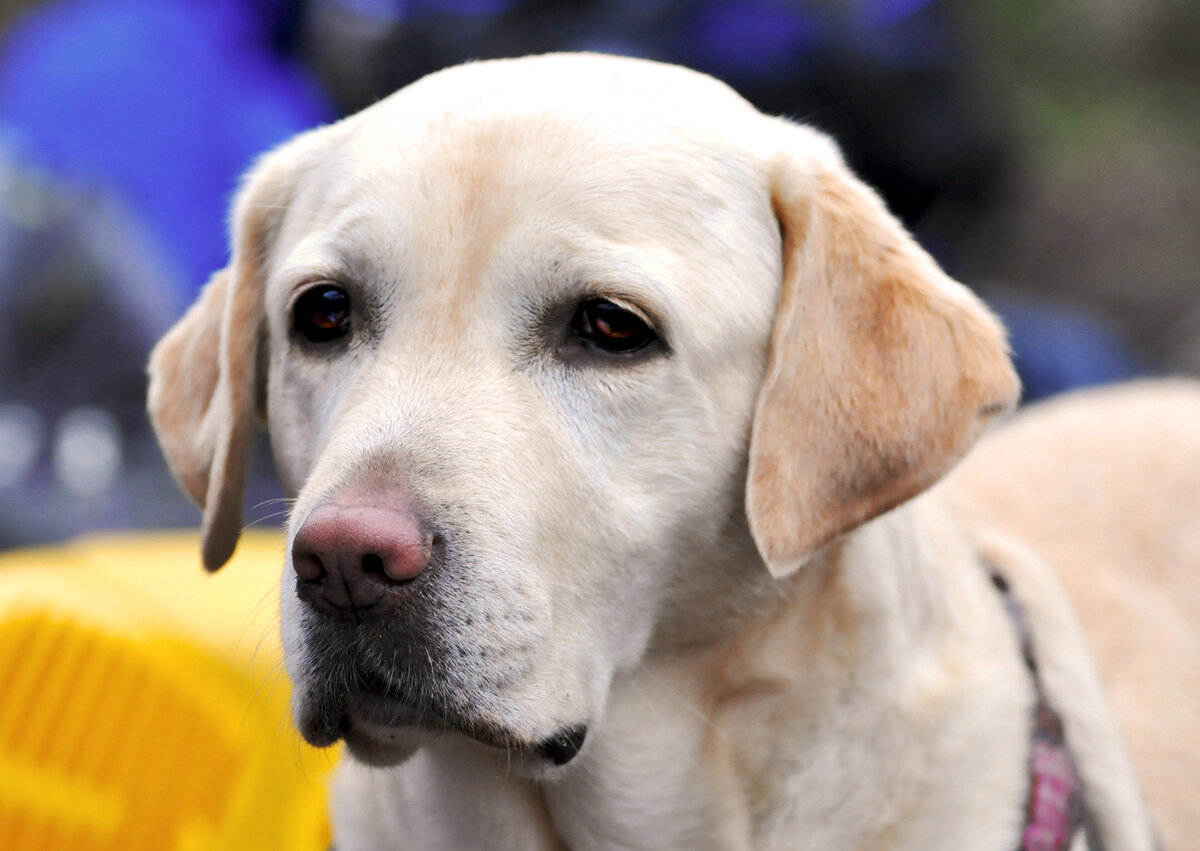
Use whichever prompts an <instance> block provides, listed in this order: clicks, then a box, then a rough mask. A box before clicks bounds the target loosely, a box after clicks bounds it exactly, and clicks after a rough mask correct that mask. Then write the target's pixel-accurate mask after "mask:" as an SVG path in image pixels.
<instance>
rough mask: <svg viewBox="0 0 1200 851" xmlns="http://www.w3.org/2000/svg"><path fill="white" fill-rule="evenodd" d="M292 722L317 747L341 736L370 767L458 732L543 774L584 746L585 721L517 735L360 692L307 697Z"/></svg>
mask: <svg viewBox="0 0 1200 851" xmlns="http://www.w3.org/2000/svg"><path fill="white" fill-rule="evenodd" d="M296 720H297V725H298V726H299V728H300V733H301V735H303V737H304V739H305V740H306V741H307V742H308V743H309V744H311V745H314V746H316V747H328V746H330V745H332V744H335V743H336V742H337V741H339V740H341V741H344V742H345V743H346V748H347V750H348V751H349V752H350V755H351V756H352V757H353V758H354V759H356V760H358V761H359V762H362V763H364V764H366V765H370V766H374V767H381V768H384V767H392V766H397V765H400V764H401V763H403V762H404V761H406V760H407V759H408V758H409V757H411V756H412V755H413V754H414V753H415V752H416V751H417V750H418V749H419V748H420V747H421V746H422V745H425V744H428V743H429V742H431V741H433V740H434V739H436V738H439V737H442V736H446V735H462V736H465V737H467V738H468V739H471V740H473V741H475V742H478V743H479V744H482V745H487V746H489V747H492V748H497V749H502V750H504V751H506V760H507V765H508V767H509V768H510V769H515V770H516V771H517V772H518V773H521V774H525V775H528V776H531V777H548V776H552V775H553V774H555V773H557V772H558V770H560V769H561V768H562V767H563V766H565V765H567V764H568V763H570V762H571V761H572V760H574V758H575V757H576V756H577V755H578V754H579V752H580V750H581V749H582V748H583V744H584V741H585V739H586V737H587V731H588V726H587V724H575V725H569V726H565V727H561V728H559V729H557V730H555V731H553V732H552V733H550V734H549V735H547V736H544V737H528V736H521V735H518V734H516V733H514V732H513V731H511V730H510V729H508V728H507V727H505V726H503V725H501V724H498V723H496V722H495V721H493V720H491V719H482V718H473V717H470V716H468V715H465V714H462V713H457V712H454V713H438V714H431V713H430V712H429V711H427V710H417V709H414V708H413V707H412V706H411V705H410V704H408V703H406V702H404V701H402V700H397V699H395V698H393V697H390V696H387V695H383V694H377V693H370V692H366V693H364V692H360V693H357V694H354V695H349V696H343V697H342V698H341V699H340V700H331V699H330V698H329V696H328V695H326V696H325V697H324V699H321V696H318V695H310V696H309V699H307V700H301V702H300V703H299V705H298V706H297V719H296Z"/></svg>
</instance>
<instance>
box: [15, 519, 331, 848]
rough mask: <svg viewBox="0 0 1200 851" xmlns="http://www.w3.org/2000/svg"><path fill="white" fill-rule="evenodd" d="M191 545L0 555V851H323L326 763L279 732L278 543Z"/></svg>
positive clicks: (177, 540) (125, 543)
mask: <svg viewBox="0 0 1200 851" xmlns="http://www.w3.org/2000/svg"><path fill="white" fill-rule="evenodd" d="M198 552H199V550H198V542H197V539H196V536H195V534H184V533H156V534H145V535H127V536H97V537H90V538H84V539H80V540H78V541H75V542H73V543H71V544H69V545H67V546H61V547H53V548H45V549H37V550H26V551H21V552H14V553H8V554H5V555H2V556H0V849H4V851H23V849H29V851H47V849H72V851H75V849H78V851H92V849H95V851H101V849H113V851H117V849H120V851H142V849H145V851H170V849H177V850H178V851H210V849H211V850H212V851H215V849H222V851H229V849H282V850H283V851H318V849H319V851H324V849H327V848H328V847H329V844H330V834H329V826H328V818H327V809H326V799H325V780H326V778H327V776H328V773H329V771H330V769H331V767H332V765H333V761H334V759H335V754H333V753H332V752H328V751H317V750H315V749H313V748H311V747H309V746H308V745H306V744H304V742H303V741H301V740H300V738H299V737H298V735H297V734H296V733H295V731H294V730H293V729H292V726H291V722H290V720H289V710H288V683H287V679H286V677H285V676H284V675H283V672H282V667H281V665H282V663H281V650H280V645H279V637H278V620H279V617H278V585H279V576H280V567H281V565H282V560H283V544H282V541H281V539H280V538H279V537H278V536H276V535H271V534H264V533H259V534H257V535H249V536H247V537H245V538H244V539H243V541H242V543H241V545H240V546H239V548H238V555H237V557H236V558H235V559H234V561H233V562H232V563H231V564H229V565H227V566H226V567H225V569H224V570H222V571H221V572H220V573H219V574H217V575H216V576H208V575H206V574H205V573H204V572H203V570H202V569H201V568H200V565H199V560H198V556H197V553H198Z"/></svg>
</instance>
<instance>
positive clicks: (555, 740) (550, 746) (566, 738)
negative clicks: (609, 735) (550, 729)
mask: <svg viewBox="0 0 1200 851" xmlns="http://www.w3.org/2000/svg"><path fill="white" fill-rule="evenodd" d="M587 732H588V728H587V724H578V725H576V726H574V727H567V728H565V729H562V730H559V731H558V732H557V733H555V734H554V735H553V736H551V737H550V738H548V739H546V740H544V741H542V742H540V743H539V744H538V746H537V748H536V750H537V752H538V753H540V754H541V755H542V756H544V757H545V758H546V759H548V760H550V761H551V762H552V763H554V764H555V765H566V764H567V763H568V762H570V761H571V760H573V759H574V758H575V757H576V756H577V755H578V754H579V751H580V749H581V748H582V747H583V740H584V739H586V738H587Z"/></svg>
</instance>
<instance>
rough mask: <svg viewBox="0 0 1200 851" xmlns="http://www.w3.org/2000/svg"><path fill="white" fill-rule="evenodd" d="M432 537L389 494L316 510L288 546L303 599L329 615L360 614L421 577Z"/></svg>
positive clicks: (342, 498)
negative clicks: (290, 545)
mask: <svg viewBox="0 0 1200 851" xmlns="http://www.w3.org/2000/svg"><path fill="white" fill-rule="evenodd" d="M432 552H433V534H432V533H431V532H430V531H429V530H428V528H427V527H426V526H425V524H423V523H422V522H421V520H420V519H419V518H418V517H417V515H416V513H415V512H414V511H413V510H412V507H411V505H410V504H409V501H408V500H407V499H404V498H403V497H397V496H396V495H395V494H394V493H392V492H386V491H385V492H380V493H375V494H370V493H366V494H361V495H360V494H342V495H339V496H338V497H335V498H334V499H332V500H330V501H328V502H325V503H323V504H321V505H319V506H317V507H316V508H315V509H313V511H312V512H311V513H310V514H309V515H308V517H306V518H305V520H304V523H303V525H302V526H301V527H300V529H299V531H298V532H297V533H296V537H295V539H294V540H293V541H292V567H293V568H294V569H295V571H296V576H297V577H298V578H299V579H300V583H299V586H298V587H299V590H300V592H301V596H302V597H304V598H306V599H308V600H309V602H311V603H312V604H313V606H315V607H316V608H317V609H319V610H320V611H322V612H324V613H325V614H328V615H333V616H336V617H342V616H345V615H346V614H354V615H358V614H359V613H361V612H362V611H363V610H366V609H370V608H372V607H375V606H376V604H378V603H380V602H382V601H384V600H385V599H388V598H391V597H394V596H395V592H396V591H397V590H398V589H400V588H402V587H403V586H405V585H407V584H408V583H409V582H411V581H412V580H413V579H415V578H416V577H417V576H419V575H420V574H421V572H422V571H423V570H425V568H426V567H427V566H428V564H429V559H430V556H431V555H432Z"/></svg>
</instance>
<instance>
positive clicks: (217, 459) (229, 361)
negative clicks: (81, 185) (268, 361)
mask: <svg viewBox="0 0 1200 851" xmlns="http://www.w3.org/2000/svg"><path fill="white" fill-rule="evenodd" d="M289 159H290V158H289V157H288V156H287V155H286V152H284V155H280V154H279V153H276V154H272V155H269V156H268V157H267V158H266V159H265V160H264V162H263V163H262V164H261V165H260V166H259V167H258V168H256V169H255V170H254V172H253V173H252V174H251V176H250V178H249V179H248V180H247V182H246V185H245V188H244V189H243V190H242V192H241V193H239V196H238V200H237V202H236V204H235V205H234V215H233V257H232V259H231V260H230V263H229V266H227V267H226V268H224V269H222V270H220V271H218V272H216V273H215V274H214V275H213V276H212V278H211V279H209V282H208V283H207V284H206V285H205V287H204V290H203V292H202V293H201V294H200V298H199V299H198V300H197V301H196V303H195V304H193V305H192V307H191V308H190V309H189V310H188V312H187V313H186V314H185V315H184V317H183V318H182V319H180V320H179V322H178V323H176V325H175V327H173V328H172V329H171V330H170V331H169V332H168V333H167V335H166V336H165V337H163V339H162V340H160V341H159V343H158V345H157V346H155V347H154V351H153V352H152V353H151V355H150V366H149V372H150V390H149V410H150V419H151V422H152V423H153V424H154V431H155V434H156V435H157V437H158V442H159V445H160V446H161V447H162V450H163V454H164V455H165V456H166V459H167V464H168V466H169V467H170V468H171V472H172V473H173V474H174V475H175V478H176V480H177V481H178V482H179V484H180V485H181V486H182V487H183V489H184V490H185V491H186V492H187V494H188V496H190V497H191V498H192V499H193V500H194V501H195V502H196V503H197V504H198V505H199V506H200V507H201V508H202V509H203V512H204V513H203V520H202V523H201V527H200V537H201V550H202V552H201V555H202V559H203V561H204V566H205V567H206V568H208V569H209V570H217V569H218V568H219V567H221V565H223V564H225V562H227V561H228V560H229V558H230V557H231V556H232V555H233V550H234V547H235V546H236V545H237V540H238V537H239V536H240V535H241V529H242V494H243V491H244V487H245V481H246V468H247V466H248V462H249V453H250V442H251V438H252V436H253V431H254V418H255V414H256V413H257V414H258V415H259V416H260V417H261V416H263V415H264V414H265V411H264V410H263V407H264V406H263V401H262V399H263V393H262V387H263V382H264V377H263V376H261V375H259V374H258V360H259V346H260V342H261V338H262V334H261V326H262V322H263V310H262V297H263V283H264V281H263V265H264V261H265V259H266V257H267V254H268V252H269V244H270V242H271V239H272V237H273V235H274V231H275V229H276V228H277V223H278V221H279V219H280V216H281V213H282V211H283V210H284V209H285V208H286V207H287V205H288V190H289V186H290V173H291V171H292V169H291V168H290V167H289Z"/></svg>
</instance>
